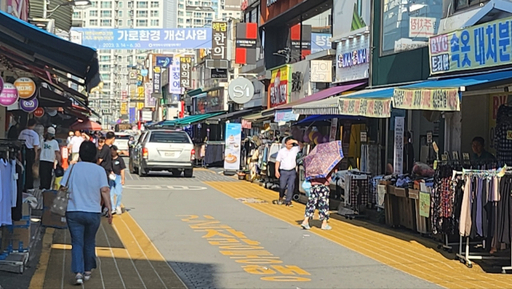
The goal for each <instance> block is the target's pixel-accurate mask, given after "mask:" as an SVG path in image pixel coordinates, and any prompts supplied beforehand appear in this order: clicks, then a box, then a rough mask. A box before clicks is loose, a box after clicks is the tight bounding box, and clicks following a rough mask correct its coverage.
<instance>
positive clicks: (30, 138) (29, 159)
mask: <svg viewBox="0 0 512 289" xmlns="http://www.w3.org/2000/svg"><path fill="white" fill-rule="evenodd" d="M35 127H36V120H35V119H33V118H31V119H29V120H28V123H27V128H26V129H24V130H22V131H21V132H20V135H19V136H18V139H20V140H25V163H26V166H25V167H26V175H25V190H30V189H33V188H34V174H33V171H32V166H33V165H34V163H35V162H36V161H37V156H38V153H37V151H38V149H39V135H38V134H37V132H35V131H34V128H35Z"/></svg>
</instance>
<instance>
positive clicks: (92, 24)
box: [89, 19, 98, 26]
mask: <svg viewBox="0 0 512 289" xmlns="http://www.w3.org/2000/svg"><path fill="white" fill-rule="evenodd" d="M89 25H91V26H98V20H97V19H91V20H89Z"/></svg>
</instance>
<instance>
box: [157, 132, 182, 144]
mask: <svg viewBox="0 0 512 289" xmlns="http://www.w3.org/2000/svg"><path fill="white" fill-rule="evenodd" d="M149 142H156V143H190V140H189V138H188V136H187V134H185V133H176V132H151V137H150V138H149Z"/></svg>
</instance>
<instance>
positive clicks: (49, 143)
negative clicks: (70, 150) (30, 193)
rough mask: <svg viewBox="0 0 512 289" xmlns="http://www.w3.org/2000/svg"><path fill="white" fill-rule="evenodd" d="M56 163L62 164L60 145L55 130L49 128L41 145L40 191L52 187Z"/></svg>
mask: <svg viewBox="0 0 512 289" xmlns="http://www.w3.org/2000/svg"><path fill="white" fill-rule="evenodd" d="M55 163H57V164H58V165H60V164H61V163H62V159H61V154H60V148H59V143H58V142H57V140H55V128H53V127H49V128H48V129H47V132H46V135H45V137H44V141H43V144H42V145H41V154H40V157H39V180H40V185H39V189H41V190H49V189H50V188H51V185H52V177H53V170H54V169H55Z"/></svg>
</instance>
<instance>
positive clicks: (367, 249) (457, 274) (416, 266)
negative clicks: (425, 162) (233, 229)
mask: <svg viewBox="0 0 512 289" xmlns="http://www.w3.org/2000/svg"><path fill="white" fill-rule="evenodd" d="M205 184H207V185H209V186H211V187H213V188H215V189H217V190H218V191H220V192H222V193H224V194H226V195H228V196H230V197H232V198H235V199H237V198H259V199H263V200H266V201H267V203H245V205H247V206H250V207H252V208H254V209H256V210H258V211H260V212H262V213H265V214H267V215H269V216H272V217H274V218H277V219H280V220H282V221H285V222H287V223H290V224H292V225H295V226H297V230H300V229H301V228H300V226H299V224H300V222H302V220H303V219H304V210H305V206H304V205H303V204H299V203H295V204H294V207H291V208H290V207H285V206H277V205H273V204H272V200H275V199H276V198H277V196H278V195H277V193H276V192H274V191H271V190H268V189H264V188H262V187H260V186H258V185H256V184H251V183H249V182H235V183H226V182H205ZM329 223H330V224H331V226H332V228H333V229H332V231H323V230H320V229H319V228H317V227H313V229H312V230H311V231H310V232H311V233H313V234H316V235H319V236H321V237H323V238H325V239H328V240H330V241H332V242H335V243H337V244H339V245H342V246H344V247H346V248H349V249H351V250H353V251H355V252H358V253H360V254H362V255H365V256H367V257H369V258H372V259H374V260H376V261H378V262H380V263H383V264H385V265H388V266H390V267H393V268H395V269H397V270H400V271H402V272H405V273H408V274H410V275H412V276H415V277H417V278H420V279H423V280H426V281H429V282H432V283H434V284H437V285H439V286H442V287H445V288H512V276H509V275H505V274H489V273H486V272H484V271H483V270H482V268H480V266H478V265H477V264H475V263H474V264H473V268H472V269H468V268H466V266H464V265H463V264H461V263H460V262H459V261H458V260H454V259H453V257H452V256H453V255H450V256H445V255H443V253H441V252H439V251H437V250H435V248H436V246H437V244H436V243H435V242H433V241H430V240H426V239H420V238H418V239H415V236H413V235H412V234H406V233H402V232H397V231H395V230H391V229H387V228H383V227H381V226H377V225H372V224H369V223H367V222H363V221H357V220H356V221H343V220H336V219H334V218H331V219H330V221H329ZM311 224H312V225H315V226H316V225H318V226H319V225H320V222H319V221H316V222H315V221H313V222H311Z"/></svg>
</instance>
